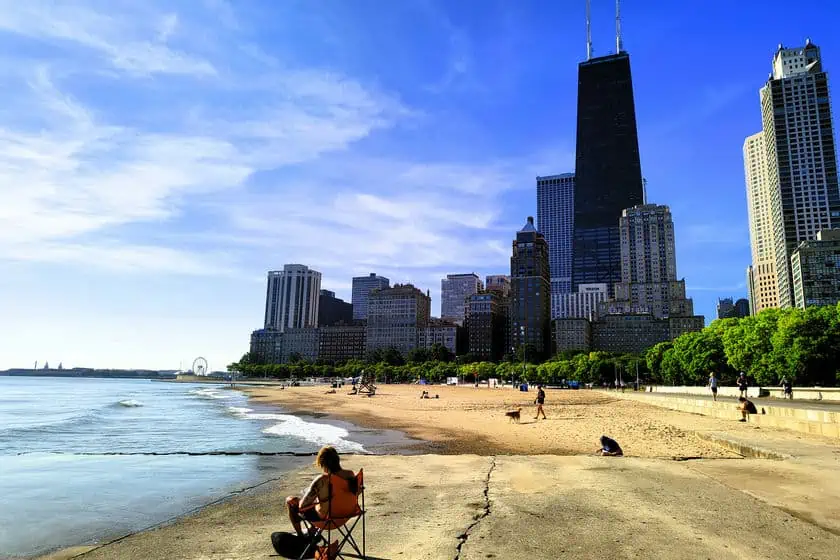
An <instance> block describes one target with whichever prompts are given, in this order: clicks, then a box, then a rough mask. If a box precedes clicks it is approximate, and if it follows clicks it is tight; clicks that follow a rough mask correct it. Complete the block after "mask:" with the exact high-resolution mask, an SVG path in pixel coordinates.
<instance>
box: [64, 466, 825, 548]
mask: <svg viewBox="0 0 840 560" xmlns="http://www.w3.org/2000/svg"><path fill="white" fill-rule="evenodd" d="M345 464H346V466H348V467H349V468H353V469H354V470H355V469H358V468H359V467H364V468H365V472H366V475H367V476H366V482H367V491H366V497H367V507H368V511H369V517H368V520H367V529H368V533H367V552H368V553H369V554H370V557H371V558H373V559H380V560H381V559H397V558H406V559H414V558H429V559H438V558H440V559H447V560H452V559H455V560H461V559H463V560H479V559H481V560H486V559H492V558H498V559H502V558H504V559H523V560H526V559H527V560H533V559H534V558H573V559H590V558H591V559H598V560H604V559H606V560H610V559H619V558H621V559H624V558H673V557H675V556H678V557H679V558H682V559H687V560H693V559H697V560H701V559H702V560H705V559H708V558H715V559H716V560H725V559H741V558H743V559H747V558H749V559H750V560H756V559H777V558H787V559H825V560H828V559H834V558H836V557H837V551H838V550H840V537H839V536H838V534H840V511H838V507H840V506H838V505H837V504H838V503H840V500H838V499H837V495H838V493H837V487H838V485H839V484H840V483H838V481H837V480H836V477H834V479H833V480H825V481H823V480H819V481H815V480H814V479H813V478H812V477H811V476H810V473H809V472H808V471H807V470H806V469H804V468H803V467H802V466H801V465H799V466H798V467H797V468H803V470H801V471H797V470H795V469H794V470H779V466H780V465H783V464H784V462H779V461H766V460H745V459H727V460H703V461H688V462H674V461H667V460H653V459H636V458H626V457H625V458H607V457H603V458H602V457H584V456H573V457H556V456H545V455H542V456H495V457H479V456H475V455H463V456H438V455H422V456H410V457H399V456H378V457H372V456H356V457H347V458H346V460H345ZM835 472H836V471H835ZM313 474H314V473H313V471H312V469H311V468H308V469H305V470H302V471H298V472H296V473H293V474H290V475H288V476H286V477H284V478H283V479H280V480H277V481H275V482H272V483H270V484H268V485H266V486H264V487H263V488H261V489H260V490H257V491H251V492H248V493H246V494H244V495H241V496H238V497H236V498H233V499H232V500H230V501H229V502H226V503H223V504H219V505H216V506H212V507H210V508H208V509H206V510H204V511H203V512H201V513H200V514H198V515H195V516H192V517H189V518H186V519H183V520H181V521H179V522H177V523H175V524H173V525H170V526H167V527H163V528H160V529H157V530H153V531H148V532H146V533H140V534H137V535H132V536H129V537H127V538H124V539H122V540H120V541H118V542H115V543H112V544H108V545H105V546H101V547H99V548H96V549H94V550H91V551H89V552H87V553H85V554H83V555H82V556H80V558H83V559H85V560H95V559H110V558H125V559H134V558H136V559H138V560H139V559H144V560H146V559H148V560H154V559H160V560H164V559H194V560H199V559H201V560H209V559H214V560H215V559H223V558H224V559H232V560H244V559H246V558H248V559H252V558H265V559H268V558H271V557H273V558H277V556H276V555H274V552H273V550H272V549H271V545H270V543H269V540H268V536H269V534H270V533H271V532H272V531H277V530H289V524H288V521H287V519H286V517H285V513H284V511H283V498H284V497H285V496H286V495H289V494H297V493H298V492H300V490H301V488H303V487H305V486H306V484H307V483H308V482H309V480H310V479H311V477H312V476H313ZM823 484H826V485H828V486H822V485H823ZM756 488H759V489H760V488H767V489H771V490H773V492H772V493H771V494H772V495H770V497H769V498H768V496H766V495H761V494H756V493H755V492H754V489H756ZM786 496H795V497H799V501H797V502H796V503H795V504H793V505H791V504H792V503H793V502H792V501H791V500H789V499H788V498H786ZM803 508H804V509H803ZM67 557H68V555H64V556H61V555H54V556H53V558H54V559H58V558H67Z"/></svg>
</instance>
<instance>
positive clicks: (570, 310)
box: [551, 283, 609, 324]
mask: <svg viewBox="0 0 840 560" xmlns="http://www.w3.org/2000/svg"><path fill="white" fill-rule="evenodd" d="M608 293H609V289H608V288H607V285H606V284H604V283H601V284H579V285H578V290H577V291H576V292H574V293H571V294H560V295H559V297H557V298H556V299H552V300H551V314H552V317H555V318H557V319H588V320H590V321H594V320H596V319H597V318H598V304H599V303H601V302H604V301H607V295H608ZM569 324H571V323H569Z"/></svg>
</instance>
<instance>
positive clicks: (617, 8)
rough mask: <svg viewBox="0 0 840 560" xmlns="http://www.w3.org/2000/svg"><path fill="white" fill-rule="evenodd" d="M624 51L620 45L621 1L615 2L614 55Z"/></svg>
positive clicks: (616, 0)
mask: <svg viewBox="0 0 840 560" xmlns="http://www.w3.org/2000/svg"><path fill="white" fill-rule="evenodd" d="M623 50H624V45H622V44H621V0H615V54H618V53H620V52H621V51H623Z"/></svg>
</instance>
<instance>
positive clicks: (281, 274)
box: [265, 264, 321, 332]
mask: <svg viewBox="0 0 840 560" xmlns="http://www.w3.org/2000/svg"><path fill="white" fill-rule="evenodd" d="M320 290H321V273H320V272H318V271H315V270H312V269H310V268H309V267H307V266H304V265H302V264H287V265H285V266H284V267H283V270H272V271H269V273H268V289H267V290H266V296H265V328H266V329H274V330H277V331H280V332H285V331H286V330H287V329H302V328H309V327H317V326H318V298H319V293H320Z"/></svg>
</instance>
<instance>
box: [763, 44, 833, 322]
mask: <svg viewBox="0 0 840 560" xmlns="http://www.w3.org/2000/svg"><path fill="white" fill-rule="evenodd" d="M761 117H762V125H763V134H764V147H765V152H766V156H767V180H768V191H769V194H770V213H771V220H772V227H773V245H774V253H775V255H774V256H775V261H776V277H777V284H778V295H779V306H780V307H790V306H792V305H794V293H793V287H792V278H791V268H790V266H791V264H790V258H791V255H792V254H793V251H794V250H795V249H796V248H797V247H798V246H799V244H800V243H801V242H802V241H808V240H813V239H816V236H817V232H818V231H820V230H822V229H835V228H838V227H840V191H839V190H838V182H837V155H836V151H835V145H834V129H833V125H832V119H831V101H830V97H829V91H828V75H827V74H826V72H825V71H824V70H823V65H822V59H821V56H820V49H819V48H818V47H817V46H816V45H815V44H813V43H812V42H811V41H810V40H807V41H806V42H805V46H803V47H796V48H785V47H784V46H782V45H779V48H778V49H777V50H776V54H775V55H774V57H773V72H772V74H771V75H770V78H769V79H768V80H767V83H766V84H765V85H764V87H762V88H761ZM753 275H754V276H755V271H753Z"/></svg>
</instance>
